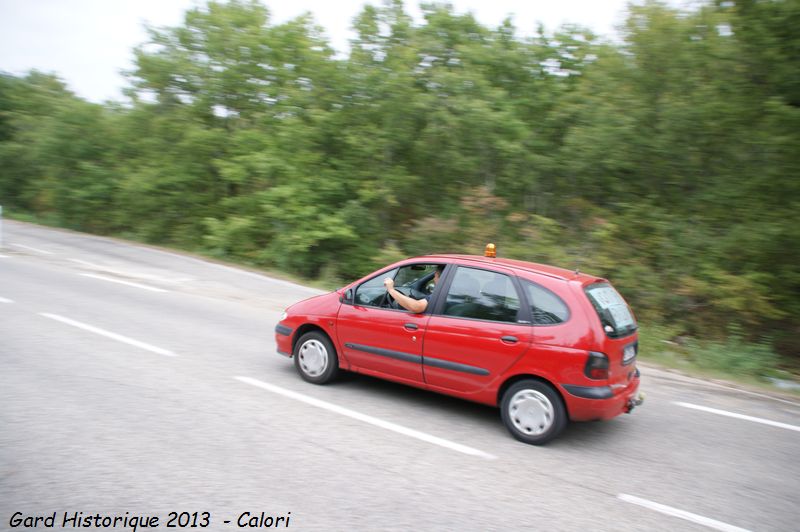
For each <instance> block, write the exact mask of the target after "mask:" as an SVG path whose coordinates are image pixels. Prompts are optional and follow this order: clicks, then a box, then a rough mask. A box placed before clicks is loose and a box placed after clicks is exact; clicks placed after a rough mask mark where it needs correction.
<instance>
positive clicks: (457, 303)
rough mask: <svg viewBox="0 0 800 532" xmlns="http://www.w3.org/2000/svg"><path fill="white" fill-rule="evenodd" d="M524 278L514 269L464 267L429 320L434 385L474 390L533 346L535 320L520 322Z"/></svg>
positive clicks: (427, 372) (428, 362)
mask: <svg viewBox="0 0 800 532" xmlns="http://www.w3.org/2000/svg"><path fill="white" fill-rule="evenodd" d="M518 284H519V283H518V281H517V280H516V278H515V276H514V275H513V274H512V273H511V272H510V271H508V270H505V269H501V268H494V269H491V270H490V269H483V268H472V267H466V266H459V267H458V268H457V269H456V270H455V272H453V275H451V276H449V280H448V282H447V286H446V287H445V289H446V291H447V295H446V296H445V297H443V298H440V301H439V302H438V303H437V305H436V308H435V309H434V312H433V315H432V316H431V318H430V320H429V321H428V327H427V330H426V333H425V345H424V349H423V372H424V378H425V383H426V384H427V385H428V386H429V387H430V388H431V389H437V390H440V391H446V392H461V393H465V394H469V393H474V392H478V391H480V390H482V389H483V388H485V387H486V386H487V385H489V383H491V382H492V381H493V380H495V379H496V378H497V377H498V376H500V375H502V374H503V372H505V371H506V370H507V369H508V368H509V367H510V366H511V365H512V364H514V362H516V361H517V360H518V359H519V358H520V357H521V356H522V355H523V354H524V353H525V351H527V350H528V348H529V346H530V342H531V339H532V332H531V325H530V323H529V322H527V321H522V322H521V321H519V320H520V319H521V317H522V316H523V315H524V316H527V314H522V313H521V305H520V297H519V288H518Z"/></svg>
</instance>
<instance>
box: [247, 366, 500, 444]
mask: <svg viewBox="0 0 800 532" xmlns="http://www.w3.org/2000/svg"><path fill="white" fill-rule="evenodd" d="M234 379H236V380H238V381H241V382H244V383H246V384H250V385H252V386H257V387H259V388H261V389H263V390H267V391H269V392H272V393H275V394H278V395H282V396H284V397H288V398H289V399H294V400H295V401H300V402H301V403H306V404H307V405H311V406H316V407H317V408H322V409H325V410H327V411H329V412H334V413H336V414H340V415H342V416H347V417H349V418H352V419H357V420H358V421H363V422H364V423H369V424H370V425H374V426H376V427H380V428H382V429H386V430H391V431H392V432H396V433H398V434H402V435H404V436H410V437H411V438H416V439H418V440H422V441H424V442H428V443H432V444H434V445H438V446H440V447H444V448H446V449H450V450H452V451H458V452H459V453H464V454H468V455H470V456H478V457H480V458H486V459H488V460H494V459H495V458H497V457H496V456H494V455H492V454H489V453H485V452H483V451H481V450H478V449H475V448H472V447H468V446H466V445H462V444H460V443H456V442H452V441H450V440H445V439H443V438H439V437H438V436H433V435H431V434H427V433H425V432H420V431H418V430H414V429H410V428H408V427H404V426H402V425H398V424H396V423H392V422H390V421H384V420H382V419H379V418H376V417H373V416H368V415H367V414H362V413H361V412H356V411H355V410H350V409H349V408H344V407H341V406H338V405H335V404H333V403H329V402H327V401H322V400H320V399H316V398H314V397H310V396H308V395H304V394H301V393H297V392H293V391H291V390H287V389H286V388H281V387H279V386H275V385H273V384H269V383H267V382H264V381H260V380H257V379H251V378H250V377H234Z"/></svg>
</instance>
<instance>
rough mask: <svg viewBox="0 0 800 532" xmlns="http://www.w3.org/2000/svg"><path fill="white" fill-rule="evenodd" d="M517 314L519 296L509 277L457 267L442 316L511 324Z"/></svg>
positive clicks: (515, 319)
mask: <svg viewBox="0 0 800 532" xmlns="http://www.w3.org/2000/svg"><path fill="white" fill-rule="evenodd" d="M519 310H520V303H519V294H517V290H516V288H514V282H513V281H512V280H511V278H510V277H509V276H508V275H504V274H502V273H497V272H491V271H488V270H479V269H477V268H465V267H459V268H458V270H456V273H455V275H454V276H453V282H452V283H451V284H450V289H449V290H448V292H447V300H446V301H445V307H444V312H443V314H444V315H445V316H457V317H461V318H472V319H478V320H491V321H504V322H512V323H513V322H516V321H517V314H518V313H519Z"/></svg>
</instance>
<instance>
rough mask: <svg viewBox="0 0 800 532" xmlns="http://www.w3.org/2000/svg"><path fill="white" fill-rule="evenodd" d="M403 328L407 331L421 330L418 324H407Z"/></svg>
mask: <svg viewBox="0 0 800 532" xmlns="http://www.w3.org/2000/svg"><path fill="white" fill-rule="evenodd" d="M403 328H404V329H405V330H407V331H416V330H417V329H419V327H417V324H416V323H406V324H405V325H403Z"/></svg>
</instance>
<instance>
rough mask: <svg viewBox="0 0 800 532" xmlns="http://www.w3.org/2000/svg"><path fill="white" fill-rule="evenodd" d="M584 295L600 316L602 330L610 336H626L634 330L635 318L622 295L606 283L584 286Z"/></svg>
mask: <svg viewBox="0 0 800 532" xmlns="http://www.w3.org/2000/svg"><path fill="white" fill-rule="evenodd" d="M586 295H587V296H589V301H591V302H592V306H594V310H595V311H596V312H597V315H598V316H599V317H600V321H601V322H602V324H603V330H605V332H606V334H607V335H608V336H610V337H611V338H620V337H622V336H627V335H629V334H631V333H632V332H633V331H635V330H636V328H637V325H636V320H635V319H634V317H633V314H632V313H631V309H630V308H628V304H627V303H625V300H624V299H622V296H621V295H619V293H618V292H617V291H616V290H614V287H613V286H611V285H610V284H608V283H595V284H593V285H591V286H588V287H587V288H586Z"/></svg>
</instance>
